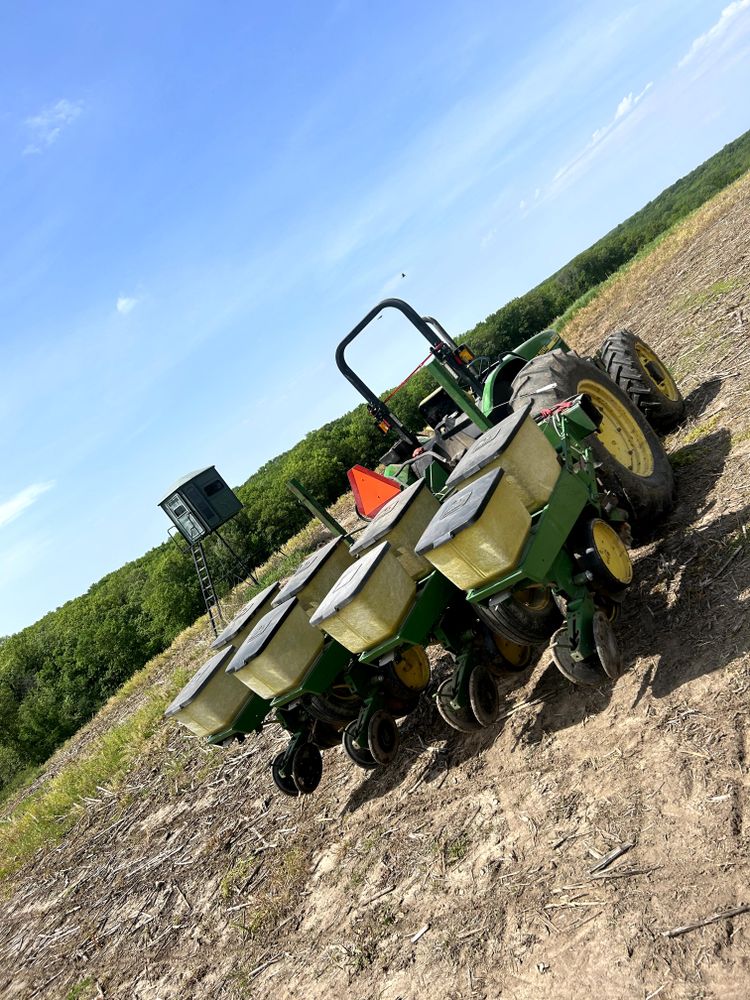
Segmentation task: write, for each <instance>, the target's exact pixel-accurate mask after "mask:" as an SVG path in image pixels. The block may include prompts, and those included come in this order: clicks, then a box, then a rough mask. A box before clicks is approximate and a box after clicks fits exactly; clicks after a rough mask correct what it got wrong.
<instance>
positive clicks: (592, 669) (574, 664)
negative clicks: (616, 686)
mask: <svg viewBox="0 0 750 1000" xmlns="http://www.w3.org/2000/svg"><path fill="white" fill-rule="evenodd" d="M552 659H553V660H554V661H555V666H556V667H557V669H558V670H559V671H560V673H561V674H562V675H563V677H565V678H567V680H569V681H570V682H571V684H578V685H581V686H584V687H598V686H599V685H600V684H601V682H602V680H603V676H602V672H601V670H599V669H597V667H596V666H595V664H594V662H592V661H591V660H588V661H586V660H574V659H573V657H572V656H571V653H570V637H569V636H568V630H567V629H566V628H561V629H560V631H559V632H556V633H555V634H554V635H553V637H552Z"/></svg>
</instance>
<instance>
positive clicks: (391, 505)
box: [349, 479, 427, 556]
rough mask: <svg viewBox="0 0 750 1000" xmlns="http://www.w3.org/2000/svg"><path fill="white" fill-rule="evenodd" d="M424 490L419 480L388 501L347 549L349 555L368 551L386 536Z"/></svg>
mask: <svg viewBox="0 0 750 1000" xmlns="http://www.w3.org/2000/svg"><path fill="white" fill-rule="evenodd" d="M426 489H427V483H426V482H425V481H424V479H419V480H417V482H416V483H413V484H412V485H411V486H408V487H407V488H406V489H405V490H402V491H401V493H399V494H398V496H395V497H394V498H393V499H392V500H389V501H388V503H387V504H386V505H385V507H383V508H382V510H381V511H380V513H379V514H377V515H376V517H375V518H374V519H373V520H372V521H371V522H370V524H368V526H367V527H366V528H365V530H364V531H363V532H362V534H361V535H360V536H359V538H358V539H357V541H356V542H355V543H354V545H352V547H351V549H349V551H350V552H351V554H352V555H353V556H355V555H357V554H358V553H359V552H363V551H364V550H365V549H369V548H370V546H371V545H373V544H374V543H375V542H377V541H378V539H380V538H382V537H383V535H385V534H387V533H388V532H389V531H390V530H391V528H393V527H394V526H395V525H396V524H397V523H398V521H399V520H400V519H401V518H402V517H403V516H404V514H405V513H406V512H407V510H408V509H409V507H411V505H412V503H414V501H415V500H416V498H417V497H418V496H419V494H420V493H421V492H422V490H426Z"/></svg>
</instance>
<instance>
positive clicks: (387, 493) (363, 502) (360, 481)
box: [346, 465, 401, 518]
mask: <svg viewBox="0 0 750 1000" xmlns="http://www.w3.org/2000/svg"><path fill="white" fill-rule="evenodd" d="M346 475H347V477H348V479H349V485H350V486H351V488H352V493H353V494H354V503H355V504H356V507H357V513H358V514H359V515H360V516H361V517H367V518H370V517H375V515H376V514H377V512H378V511H379V510H380V509H381V508H383V507H385V505H386V504H387V503H388V501H389V500H392V499H393V498H394V497H396V496H398V495H399V493H400V492H401V484H400V483H397V482H396V480H395V479H389V478H388V477H387V476H381V475H380V473H379V472H372V471H371V470H370V469H366V468H365V467H364V465H355V466H353V467H352V468H351V469H349V471H348V472H347V474H346Z"/></svg>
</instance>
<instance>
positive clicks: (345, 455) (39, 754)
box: [0, 132, 750, 790]
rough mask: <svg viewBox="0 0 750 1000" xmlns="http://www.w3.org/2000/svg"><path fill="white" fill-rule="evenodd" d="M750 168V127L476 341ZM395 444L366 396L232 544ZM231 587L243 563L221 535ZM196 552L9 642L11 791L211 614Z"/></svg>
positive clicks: (300, 458) (288, 521)
mask: <svg viewBox="0 0 750 1000" xmlns="http://www.w3.org/2000/svg"><path fill="white" fill-rule="evenodd" d="M748 169H750V132H748V133H746V134H745V135H743V136H742V137H741V138H740V139H738V140H736V141H735V142H733V143H731V144H730V145H729V146H726V147H725V148H724V149H723V150H721V152H719V153H717V154H716V155H715V156H714V157H712V158H711V159H710V160H708V161H707V162H706V163H704V164H703V165H702V166H701V167H699V168H698V169H697V170H695V171H693V172H692V173H691V174H689V175H688V176H687V177H684V178H682V179H681V180H680V181H678V182H677V183H676V184H674V185H672V187H670V188H668V189H667V190H666V191H664V192H663V193H662V194H661V195H659V197H658V198H656V199H654V201H652V202H650V203H649V204H648V205H646V206H645V207H644V208H643V209H641V210H640V211H639V212H637V213H636V214H635V215H634V216H632V217H631V218H630V219H628V220H627V221H626V222H624V223H622V224H621V225H619V226H617V227H616V228H615V229H613V230H612V231H611V232H610V233H608V234H607V235H606V236H605V237H604V238H603V239H601V240H599V242H598V243H596V244H594V245H593V246H592V247H590V248H589V249H588V250H586V251H584V252H583V253H581V254H579V255H578V256H577V257H575V258H574V259H573V260H571V261H570V263H568V264H566V265H565V267H563V268H561V269H560V270H559V271H558V272H557V273H556V274H553V275H552V276H551V277H550V278H548V279H547V280H546V281H543V282H542V283H541V284H540V285H538V286H537V287H536V288H533V289H532V290H531V291H530V292H528V293H526V295H523V296H521V297H519V298H516V299H513V300H512V301H511V302H509V303H507V305H505V306H503V307H502V308H501V309H499V310H498V311H497V312H495V313H493V314H492V315H491V316H488V317H487V318H486V319H485V320H483V321H482V322H481V323H479V324H477V326H476V327H475V328H474V329H473V330H471V331H469V332H468V333H467V334H466V335H465V337H464V339H465V340H466V341H467V342H468V343H469V344H471V346H472V347H473V348H474V350H475V351H476V352H477V353H480V354H488V355H491V356H493V355H497V354H499V353H501V352H503V351H504V350H507V349H509V348H512V347H513V346H514V345H516V344H518V343H520V342H521V341H523V340H525V339H526V338H527V337H530V336H531V335H533V334H534V333H536V332H538V331H539V330H542V329H544V327H546V326H548V325H549V324H550V323H552V322H553V320H554V319H555V317H557V316H559V315H561V313H563V312H564V311H565V309H567V308H568V306H570V305H571V304H572V303H573V302H575V300H576V299H577V298H578V297H579V296H580V295H582V294H583V293H585V292H586V291H588V290H589V289H590V288H592V287H594V286H595V285H597V284H598V283H599V282H601V281H603V280H604V279H605V278H607V277H608V276H609V275H610V274H612V273H613V272H614V271H616V270H617V269H618V268H619V267H621V266H622V264H623V263H625V262H626V261H628V260H630V259H631V258H632V257H633V256H634V255H635V254H636V253H637V252H638V251H639V250H640V249H641V248H642V247H644V246H646V245H647V244H648V243H649V242H650V241H652V240H653V239H654V238H655V237H656V236H658V235H659V234H660V233H662V232H664V231H665V230H666V229H667V228H669V226H671V225H672V224H673V223H674V222H676V221H677V220H678V219H680V218H683V217H684V216H685V215H686V214H688V213H689V212H690V211H692V210H693V209H695V208H697V207H698V206H699V205H701V204H702V203H703V202H704V201H706V200H707V199H708V198H709V197H711V196H712V195H713V194H715V193H716V192H717V191H719V190H720V189H721V188H723V187H725V186H726V185H727V184H728V183H730V182H731V181H733V180H734V179H736V178H737V177H739V176H740V175H741V174H742V173H744V172H745V171H746V170H748ZM430 388H431V386H430V384H429V381H428V377H427V375H426V373H424V372H423V373H420V375H419V376H417V377H416V378H415V379H413V380H412V381H411V382H410V383H409V384H407V385H406V386H405V387H404V388H403V389H402V391H401V392H400V393H399V395H398V396H397V397H396V399H395V400H394V404H395V405H394V404H392V405H394V408H395V409H396V412H397V413H398V415H399V416H400V417H401V419H402V420H404V422H405V423H407V424H409V423H413V421H414V418H415V415H416V406H417V403H418V401H419V399H420V398H422V397H423V396H424V395H425V394H426V393H427V392H428V391H429V390H430ZM384 450H385V442H384V440H383V437H382V435H381V434H380V432H379V431H378V430H377V428H376V427H375V425H374V422H373V421H372V419H371V418H370V416H369V415H368V414H367V412H366V409H365V407H364V406H359V407H357V408H356V409H354V410H352V411H351V412H349V413H347V414H345V415H344V416H343V417H340V418H339V419H337V420H334V421H331V422H330V423H328V424H326V425H325V426H323V427H320V428H318V429H317V430H314V431H311V432H310V433H309V434H307V436H306V437H305V438H304V440H302V441H300V442H299V443H298V444H297V445H295V446H294V447H293V448H291V449H290V450H289V451H287V452H285V453H284V454H282V455H279V456H277V457H276V458H274V459H272V460H271V461H270V462H267V463H266V464H265V465H264V466H263V467H262V468H260V469H258V470H257V472H255V473H254V474H253V475H252V476H251V477H250V478H249V479H248V480H247V482H245V483H244V484H243V485H242V486H240V487H239V488H238V490H237V493H238V495H239V497H240V499H241V500H242V502H243V504H244V510H243V511H242V512H241V513H240V514H239V515H238V516H237V517H236V518H234V520H233V521H232V522H230V524H229V525H227V526H226V528H225V532H226V537H227V539H228V541H229V543H230V545H231V546H232V547H233V548H234V549H235V550H236V551H237V552H238V553H239V554H240V556H241V557H242V558H243V560H244V561H245V562H247V563H248V564H249V565H252V566H257V565H259V564H261V563H262V562H263V561H264V560H265V559H266V558H267V557H268V556H269V555H270V554H271V553H272V552H274V551H276V550H277V549H278V548H279V547H280V546H281V545H283V543H284V542H285V541H286V540H287V539H288V538H289V537H290V536H291V535H293V534H294V533H295V532H296V531H298V530H299V529H300V528H301V527H302V526H303V525H304V524H305V522H306V521H307V520H308V514H307V512H306V511H305V510H304V508H302V507H301V506H300V505H299V504H298V503H297V502H296V501H295V500H294V498H293V497H292V496H291V494H290V493H289V492H288V490H287V489H286V483H287V481H288V480H289V479H290V478H292V477H296V478H298V479H301V480H302V481H303V482H304V483H305V484H306V486H307V487H308V488H309V489H310V490H311V491H312V492H313V493H314V494H315V495H316V496H317V497H318V498H319V499H320V500H322V501H323V502H325V503H326V504H328V503H331V502H333V501H334V500H335V499H336V498H337V497H338V496H340V495H341V493H343V492H344V491H345V490H346V488H347V483H346V470H347V469H348V468H350V467H351V466H352V465H354V464H355V463H358V462H359V463H361V464H364V465H370V466H373V465H374V464H375V463H376V462H377V459H378V457H379V455H380V454H381V453H382V452H383V451H384ZM208 557H209V560H210V561H211V563H212V566H213V568H214V570H215V573H216V575H217V577H218V578H219V579H220V580H221V581H223V587H224V588H225V589H226V588H227V587H229V586H230V585H231V583H232V582H234V576H233V574H234V571H235V567H234V566H233V565H232V560H231V558H230V557H229V555H228V553H227V552H226V550H225V549H224V548H223V547H221V546H219V545H216V544H215V543H213V542H212V541H211V540H209V543H208ZM202 611H203V608H202V604H201V598H200V591H199V588H198V584H197V581H196V578H195V573H194V570H193V566H192V562H191V561H190V559H189V558H188V557H186V556H185V555H184V554H183V553H182V552H180V550H179V549H178V548H177V547H176V546H175V545H173V544H171V543H166V544H164V545H161V546H159V547H157V548H155V549H152V550H151V551H150V552H148V553H146V555H144V556H142V557H141V558H140V559H136V560H135V561H133V562H130V563H127V564H126V565H125V566H123V567H122V568H121V569H119V570H117V571H116V572H114V573H111V574H109V575H108V576H106V577H104V579H102V580H100V581H99V582H98V583H96V584H94V586H92V587H91V589H90V590H89V591H88V593H86V594H84V595H83V596H81V597H78V598H76V599H75V600H72V601H69V602H68V603H67V604H65V605H64V606H63V607H61V608H58V609H57V610H56V611H53V612H51V613H50V614H48V615H46V616H45V617H44V618H42V619H41V620H40V621H38V622H37V623H36V624H34V625H32V626H30V627H29V628H26V629H24V630H23V631H22V632H19V633H18V634H17V635H14V636H11V637H9V638H6V639H3V640H0V790H2V788H3V786H6V787H7V786H8V785H10V784H11V783H13V782H14V781H15V780H16V778H17V776H18V774H19V773H20V772H21V771H23V769H24V768H26V767H28V766H29V765H34V764H38V763H41V762H42V761H44V760H45V759H46V758H47V757H48V756H49V755H50V753H51V752H52V751H53V750H54V749H55V747H57V746H58V745H59V744H60V743H61V742H62V741H63V740H65V739H66V738H67V737H68V736H70V735H71V734H72V733H73V732H75V730H76V729H78V728H79V727H80V726H81V724H82V723H84V722H85V721H86V720H87V719H89V718H90V717H91V716H92V715H93V714H94V713H95V712H96V711H97V709H98V708H99V706H100V705H101V704H102V703H103V702H104V701H105V700H106V699H107V698H108V697H109V696H110V695H111V694H112V693H113V692H114V691H116V690H117V688H118V687H119V686H120V685H121V684H122V683H123V681H125V680H126V679H127V678H128V677H130V676H131V674H133V673H134V672H135V671H136V670H137V669H139V668H140V667H141V666H143V664H144V663H146V662H147V661H148V660H149V659H150V658H151V657H153V656H154V655H156V654H157V653H159V652H160V651H162V650H163V649H165V648H166V647H167V646H168V645H169V644H170V643H171V642H172V640H173V639H174V637H175V636H176V635H177V634H178V633H179V632H180V631H181V630H182V629H184V628H185V627H187V626H188V625H189V624H191V623H192V622H193V621H195V619H196V618H197V617H198V616H199V615H200V614H201V613H202Z"/></svg>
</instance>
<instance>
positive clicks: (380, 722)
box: [367, 709, 401, 764]
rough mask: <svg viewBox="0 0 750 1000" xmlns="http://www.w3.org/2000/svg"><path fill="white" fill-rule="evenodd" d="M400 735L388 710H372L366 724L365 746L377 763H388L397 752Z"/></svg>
mask: <svg viewBox="0 0 750 1000" xmlns="http://www.w3.org/2000/svg"><path fill="white" fill-rule="evenodd" d="M400 745H401V736H400V734H399V731H398V726H397V725H396V720H395V719H394V718H393V716H392V715H390V714H389V713H388V712H384V711H382V709H381V710H379V711H377V712H374V713H373V715H372V717H371V718H370V722H369V724H368V726H367V746H368V748H369V750H370V753H371V754H372V757H373V760H374V761H375V762H376V763H377V764H390V762H391V761H392V760H393V758H394V757H395V756H396V754H397V753H398V748H399V746H400Z"/></svg>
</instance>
